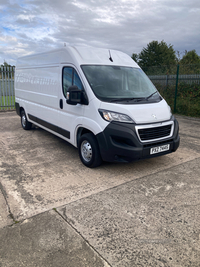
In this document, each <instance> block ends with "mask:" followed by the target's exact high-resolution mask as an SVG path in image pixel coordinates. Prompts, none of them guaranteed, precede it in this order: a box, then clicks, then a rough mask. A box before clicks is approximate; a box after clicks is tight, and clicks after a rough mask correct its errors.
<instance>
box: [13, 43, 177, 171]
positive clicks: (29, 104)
mask: <svg viewBox="0 0 200 267" xmlns="http://www.w3.org/2000/svg"><path fill="white" fill-rule="evenodd" d="M15 99H16V104H15V105H16V112H17V114H18V115H19V116H20V117H21V125H22V127H23V129H25V130H29V129H31V126H32V124H34V125H36V126H39V127H41V128H43V129H45V130H47V131H49V132H51V133H53V134H55V135H57V136H59V137H60V138H63V139H64V140H66V141H68V142H69V143H71V144H72V145H73V146H75V147H77V148H78V151H79V156H80V159H81V161H82V163H83V164H84V165H85V166H87V167H96V166H99V165H100V164H101V163H102V161H109V162H130V161H133V160H140V159H145V158H151V157H156V156H161V155H164V154H167V153H171V152H174V151H176V150H177V148H178V146H179V140H180V138H179V126H178V122H177V120H176V119H175V118H174V116H173V115H172V113H171V109H170V107H169V106H168V104H167V103H166V101H165V100H164V99H163V97H162V96H161V95H160V94H159V92H158V91H157V90H156V88H155V86H154V85H153V84H152V82H151V81H150V80H149V78H148V77H147V76H146V75H145V73H144V72H143V71H142V69H141V68H140V67H139V66H138V65H137V64H136V63H135V62H134V61H133V60H132V58H131V57H129V56H128V55H126V54H124V53H122V52H119V51H115V50H107V49H100V48H91V47H64V48H61V49H57V50H53V51H50V52H46V53H40V54H34V55H30V56H26V57H21V58H19V59H18V60H17V64H16V69H15Z"/></svg>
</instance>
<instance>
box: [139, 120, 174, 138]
mask: <svg viewBox="0 0 200 267" xmlns="http://www.w3.org/2000/svg"><path fill="white" fill-rule="evenodd" d="M171 127H172V125H171V124H170V125H166V126H161V127H155V128H145V129H139V130H138V133H139V136H140V139H141V140H142V141H148V140H153V139H159V138H164V137H168V136H169V135H170V133H171Z"/></svg>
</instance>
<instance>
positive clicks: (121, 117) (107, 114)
mask: <svg viewBox="0 0 200 267" xmlns="http://www.w3.org/2000/svg"><path fill="white" fill-rule="evenodd" d="M99 113H100V115H101V117H102V118H103V119H104V120H106V121H109V122H111V121H118V122H127V123H134V121H133V120H132V119H131V118H130V117H129V116H128V115H126V114H122V113H117V112H113V111H109V110H103V109H99Z"/></svg>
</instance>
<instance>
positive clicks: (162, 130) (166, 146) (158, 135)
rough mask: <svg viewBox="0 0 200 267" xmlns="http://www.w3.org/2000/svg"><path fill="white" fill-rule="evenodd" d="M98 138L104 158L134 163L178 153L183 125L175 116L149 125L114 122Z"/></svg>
mask: <svg viewBox="0 0 200 267" xmlns="http://www.w3.org/2000/svg"><path fill="white" fill-rule="evenodd" d="M97 140H98V144H99V149H100V153H101V157H102V159H103V160H104V161H109V162H131V161H136V160H140V159H145V158H152V157H157V156H161V155H165V154H168V153H171V152H175V151H176V150H177V148H178V147H179V143H180V137H179V125H178V121H177V120H176V119H175V118H174V116H172V118H171V119H170V120H169V121H165V122H160V123H154V124H145V125H141V124H139V125H137V124H131V123H121V122H116V121H112V122H111V123H109V124H108V126H107V127H106V128H105V129H104V131H103V132H101V133H99V134H98V135H97Z"/></svg>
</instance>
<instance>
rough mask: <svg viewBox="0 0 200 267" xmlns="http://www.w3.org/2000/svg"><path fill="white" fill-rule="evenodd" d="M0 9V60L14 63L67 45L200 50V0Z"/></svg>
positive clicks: (47, 0)
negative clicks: (165, 46)
mask: <svg viewBox="0 0 200 267" xmlns="http://www.w3.org/2000/svg"><path fill="white" fill-rule="evenodd" d="M0 12H1V16H0V32H1V39H0V51H1V56H0V60H1V61H3V59H6V61H8V62H9V63H12V64H14V63H15V61H16V58H17V57H18V56H22V55H25V54H29V53H33V52H42V51H46V50H49V49H52V48H57V47H61V46H63V44H64V43H66V44H69V45H85V46H98V47H106V48H111V49H117V50H121V51H123V52H125V53H127V54H129V55H131V54H132V53H139V52H141V50H142V48H143V47H146V46H147V44H148V43H149V42H151V41H152V40H158V41H161V40H164V41H165V42H166V43H167V44H172V45H173V46H174V49H175V50H179V51H180V52H183V51H185V50H188V51H189V50H192V49H196V51H197V52H198V54H200V47H199V43H200V35H199V32H200V23H199V17H200V2H199V0H191V1H188V0H187V1H186V0H181V1H180V0H177V1H174V0H173V1H172V0H162V1H160V0H84V1H83V0H66V1H63V0H56V1H55V0H23V1H22V0H12V1H11V0H10V1H8V0H6V1H5V0H1V2H0ZM22 44H23V46H22Z"/></svg>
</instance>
